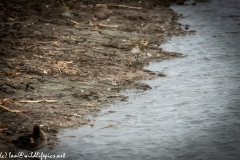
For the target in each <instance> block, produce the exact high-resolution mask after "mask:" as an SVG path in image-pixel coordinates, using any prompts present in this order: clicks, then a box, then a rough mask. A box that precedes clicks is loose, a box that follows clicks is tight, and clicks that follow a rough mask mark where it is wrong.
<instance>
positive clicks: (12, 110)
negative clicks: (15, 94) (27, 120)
mask: <svg viewBox="0 0 240 160" xmlns="http://www.w3.org/2000/svg"><path fill="white" fill-rule="evenodd" d="M0 108H3V109H5V110H7V111H9V112H13V113H26V112H27V110H15V109H10V108H7V107H5V106H2V105H0Z"/></svg>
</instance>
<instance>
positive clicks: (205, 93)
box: [47, 0, 240, 160]
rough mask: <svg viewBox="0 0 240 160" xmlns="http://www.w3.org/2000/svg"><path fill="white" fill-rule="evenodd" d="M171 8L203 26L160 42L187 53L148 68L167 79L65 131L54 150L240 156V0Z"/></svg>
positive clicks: (164, 159)
mask: <svg viewBox="0 0 240 160" xmlns="http://www.w3.org/2000/svg"><path fill="white" fill-rule="evenodd" d="M189 3H191V2H189ZM173 9H174V10H175V11H176V12H178V13H182V14H183V15H184V17H185V18H184V19H182V20H181V21H180V22H181V23H182V24H190V29H194V30H196V31H197V32H196V34H195V35H190V36H182V37H174V38H172V39H171V40H169V42H168V43H166V44H164V45H163V46H162V47H163V49H164V50H169V51H176V52H181V53H183V54H184V55H188V56H187V58H181V59H174V60H170V61H164V62H161V63H151V64H150V66H148V67H146V68H147V69H150V70H154V71H163V72H164V73H165V74H166V75H167V77H163V78H159V79H155V80H151V81H146V83H148V84H149V85H150V86H151V87H152V88H153V89H152V90H149V91H145V92H139V91H134V90H133V91H127V92H125V93H124V94H126V95H128V96H129V100H128V101H127V102H119V103H118V104H114V105H111V106H110V107H109V108H107V109H105V110H103V111H102V112H101V115H100V116H98V117H96V118H95V122H93V124H94V126H93V127H91V126H83V127H81V128H79V129H76V130H70V129H69V130H65V131H64V132H62V133H60V134H59V138H60V141H61V142H60V143H59V145H58V146H56V147H55V149H54V150H50V152H51V153H55V154H56V153H59V154H60V153H66V157H68V159H81V160H84V159H86V160H87V159H89V160H108V159H134V160H135V159H136V160H141V159H144V160H145V159H160V160H207V159H209V160H215V159H216V160H239V159H240V69H239V67H240V65H239V62H240V1H238V0H229V1H225V0H213V1H211V2H209V3H198V4H197V5H196V6H194V7H193V6H191V5H189V6H173ZM108 111H115V112H114V113H111V114H105V113H108ZM72 135H74V136H76V137H71V136H72ZM47 152H49V151H47Z"/></svg>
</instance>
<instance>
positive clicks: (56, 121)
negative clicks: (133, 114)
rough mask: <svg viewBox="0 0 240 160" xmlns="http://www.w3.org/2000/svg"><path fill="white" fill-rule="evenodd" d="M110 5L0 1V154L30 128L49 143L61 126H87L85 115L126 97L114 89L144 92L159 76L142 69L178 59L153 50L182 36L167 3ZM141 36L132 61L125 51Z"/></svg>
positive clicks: (48, 0)
mask: <svg viewBox="0 0 240 160" xmlns="http://www.w3.org/2000/svg"><path fill="white" fill-rule="evenodd" d="M112 2H114V1H110V0H101V1H100V0H99V1H95V0H92V1H91V0H85V1H74V0H68V1H64V2H63V1H56V0H41V1H32V0H17V1H16V0H8V1H4V0H0V25H1V27H0V151H6V150H11V149H12V148H13V146H12V145H11V144H10V143H9V141H10V140H12V139H15V138H16V137H17V136H19V135H21V134H26V133H29V132H31V130H32V127H33V125H34V124H40V125H42V126H43V127H42V128H43V130H44V131H45V132H47V134H48V135H49V137H50V139H49V146H53V145H54V143H55V142H56V141H55V137H56V134H57V132H58V130H59V129H60V128H66V127H73V126H80V125H89V124H90V123H89V121H90V120H89V119H88V118H87V116H88V115H89V114H96V113H97V111H99V110H100V109H101V107H102V106H104V105H106V104H109V103H110V102H113V101H116V100H123V101H124V100H127V97H125V96H124V95H121V94H120V93H119V91H121V90H124V89H129V88H136V89H140V90H143V91H144V90H146V89H151V88H150V86H148V85H146V84H143V83H141V82H140V80H142V79H149V78H156V77H161V76H164V73H156V72H152V71H148V70H144V69H143V66H145V65H147V64H148V62H150V61H153V60H155V61H156V60H157V61H162V60H164V59H171V58H175V57H182V55H181V54H179V53H173V52H165V51H163V50H162V49H161V48H159V46H160V45H161V44H162V43H163V42H164V40H165V39H166V38H168V37H170V36H173V35H179V34H185V33H186V31H183V30H182V29H181V25H180V24H179V23H178V22H177V19H178V18H179V16H180V15H178V14H177V13H175V12H173V10H172V9H170V8H169V6H170V4H171V3H172V2H174V1H172V2H171V1H170V0H164V1H161V2H159V1H158V0H155V1H154V0H150V1H147V2H144V1H131V2H127V1H126V2H125V1H124V0H122V1H118V2H117V3H116V2H115V3H112ZM140 2H141V3H140ZM175 3H177V4H183V2H182V1H176V2H175ZM190 32H192V31H189V33H190ZM141 38H147V39H148V41H149V44H150V45H149V47H148V48H146V49H145V51H144V52H143V53H141V54H140V57H139V63H137V62H136V60H135V58H134V56H133V55H132V54H130V53H129V51H128V50H127V49H128V46H129V45H130V44H131V43H132V42H135V41H138V40H140V39H141Z"/></svg>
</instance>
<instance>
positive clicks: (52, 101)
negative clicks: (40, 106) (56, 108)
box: [19, 100, 57, 103]
mask: <svg viewBox="0 0 240 160" xmlns="http://www.w3.org/2000/svg"><path fill="white" fill-rule="evenodd" d="M19 102H20V103H40V102H47V103H56V102H57V100H36V101H28V100H20V101H19Z"/></svg>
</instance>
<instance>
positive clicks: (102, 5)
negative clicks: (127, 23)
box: [96, 4, 143, 10]
mask: <svg viewBox="0 0 240 160" xmlns="http://www.w3.org/2000/svg"><path fill="white" fill-rule="evenodd" d="M96 7H100V8H107V7H117V8H129V9H139V10H140V9H143V8H142V7H133V6H126V5H116V4H96Z"/></svg>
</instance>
